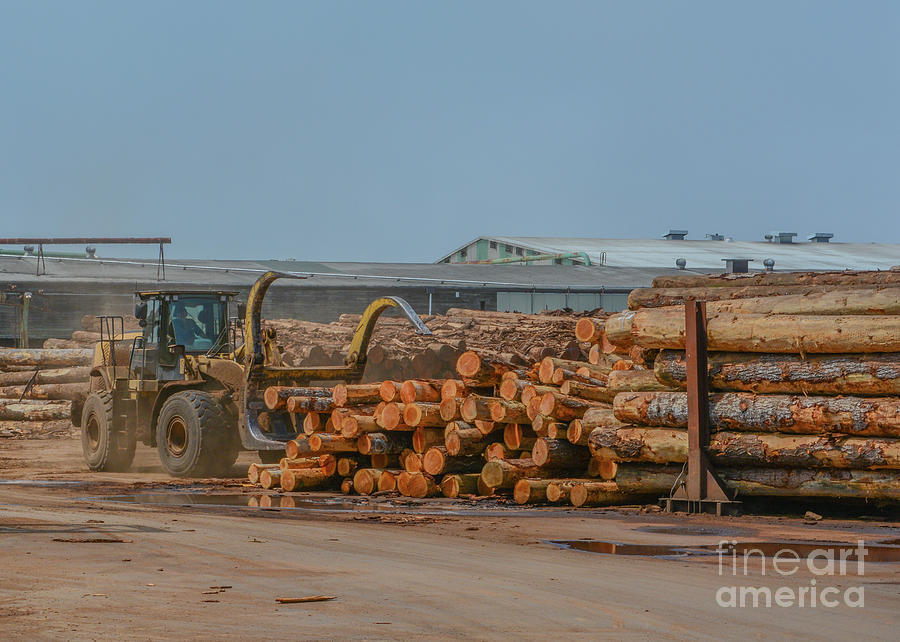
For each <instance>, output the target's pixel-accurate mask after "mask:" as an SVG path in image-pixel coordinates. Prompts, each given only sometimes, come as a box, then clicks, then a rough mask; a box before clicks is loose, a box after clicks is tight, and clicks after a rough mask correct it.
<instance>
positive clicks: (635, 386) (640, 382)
mask: <svg viewBox="0 0 900 642" xmlns="http://www.w3.org/2000/svg"><path fill="white" fill-rule="evenodd" d="M679 387H683V386H676V387H674V388H673V387H672V386H670V385H668V384H666V383H661V382H660V381H659V380H658V379H657V378H656V373H655V372H654V371H653V370H616V371H614V372H611V373H610V374H609V387H608V390H609V392H611V393H612V395H613V398H615V395H617V394H618V393H620V392H637V391H639V390H645V391H658V392H666V391H670V390H673V389H677V388H679ZM610 401H612V399H610Z"/></svg>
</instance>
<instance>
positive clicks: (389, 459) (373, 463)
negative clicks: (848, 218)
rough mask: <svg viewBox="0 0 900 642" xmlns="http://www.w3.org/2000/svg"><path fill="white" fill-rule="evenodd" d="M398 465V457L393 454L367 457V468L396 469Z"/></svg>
mask: <svg viewBox="0 0 900 642" xmlns="http://www.w3.org/2000/svg"><path fill="white" fill-rule="evenodd" d="M401 452H403V451H401ZM399 465H400V456H399V455H397V454H395V453H379V454H375V455H369V468H396V467H397V466H399Z"/></svg>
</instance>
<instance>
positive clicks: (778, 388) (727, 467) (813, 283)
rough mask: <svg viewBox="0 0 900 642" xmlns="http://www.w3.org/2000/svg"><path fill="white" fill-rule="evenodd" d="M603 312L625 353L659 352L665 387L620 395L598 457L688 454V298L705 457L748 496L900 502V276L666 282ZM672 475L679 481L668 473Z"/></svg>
mask: <svg viewBox="0 0 900 642" xmlns="http://www.w3.org/2000/svg"><path fill="white" fill-rule="evenodd" d="M653 285H654V287H652V288H647V289H643V290H635V291H633V292H632V294H631V296H630V297H629V310H628V311H626V312H623V313H620V314H617V315H613V316H612V317H610V318H609V319H608V320H607V323H606V326H605V328H604V329H605V332H606V334H607V338H608V340H609V341H610V342H611V343H612V344H613V345H616V346H618V347H619V348H620V349H625V348H631V349H641V350H645V351H649V350H653V351H658V354H657V356H656V357H655V360H654V366H653V367H654V374H655V378H656V380H657V382H658V384H659V385H662V386H667V387H669V388H670V390H669V391H643V392H634V393H621V394H618V395H616V397H615V398H614V400H613V414H614V416H615V418H616V420H617V421H620V422H622V424H623V425H621V426H618V427H606V428H603V429H602V430H595V431H594V432H592V433H591V434H590V436H589V437H588V443H589V447H590V449H591V452H592V455H593V457H594V458H595V459H598V460H601V461H605V462H610V464H614V465H616V466H617V467H618V468H619V470H620V471H621V470H623V469H625V468H626V467H629V468H630V467H633V466H640V467H642V468H643V469H646V467H647V466H657V467H659V468H658V470H662V469H663V468H666V467H668V466H672V465H675V466H677V467H678V468H679V469H680V467H681V465H682V464H683V462H685V461H686V460H687V432H686V426H687V393H685V392H681V391H678V390H677V389H678V388H682V387H683V386H684V385H685V382H686V378H687V368H686V362H685V356H684V341H685V327H684V326H685V322H684V308H683V306H682V305H678V304H679V303H683V301H684V299H685V297H695V298H697V299H703V300H706V301H707V319H708V323H707V335H708V345H709V350H710V352H709V385H710V390H711V394H710V404H709V414H710V417H709V420H710V426H711V430H712V431H713V433H712V435H711V440H710V445H709V449H708V453H709V455H710V458H711V460H712V462H713V464H714V465H715V466H716V469H717V471H718V473H719V475H720V477H722V478H723V480H724V481H725V482H726V484H727V485H728V486H730V487H731V488H733V489H734V490H736V491H737V492H738V494H739V495H740V494H744V495H775V496H792V497H864V498H870V499H891V500H897V499H900V472H898V470H900V457H898V455H900V431H898V423H900V422H898V418H897V417H898V409H900V398H898V396H897V395H898V393H900V385H898V382H900V273H898V272H893V271H891V272H860V273H851V272H841V273H819V274H799V273H792V274H780V273H778V274H776V273H766V274H756V275H740V276H739V275H727V276H712V277H711V276H694V275H689V276H688V275H686V276H683V277H682V276H679V277H665V278H662V277H661V278H658V279H656V280H655V281H654V284H653ZM759 295H763V296H759ZM669 474H670V475H671V481H672V483H675V478H676V475H675V474H673V473H672V472H671V471H670V473H669Z"/></svg>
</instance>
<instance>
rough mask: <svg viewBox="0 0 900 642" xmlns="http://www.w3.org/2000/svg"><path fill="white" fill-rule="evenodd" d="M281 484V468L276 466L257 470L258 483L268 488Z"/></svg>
mask: <svg viewBox="0 0 900 642" xmlns="http://www.w3.org/2000/svg"><path fill="white" fill-rule="evenodd" d="M280 484H281V469H280V468H278V467H277V466H274V467H272V468H263V469H262V470H261V471H259V485H260V486H262V487H263V488H265V489H266V490H270V489H272V488H275V487H276V486H279V485H280Z"/></svg>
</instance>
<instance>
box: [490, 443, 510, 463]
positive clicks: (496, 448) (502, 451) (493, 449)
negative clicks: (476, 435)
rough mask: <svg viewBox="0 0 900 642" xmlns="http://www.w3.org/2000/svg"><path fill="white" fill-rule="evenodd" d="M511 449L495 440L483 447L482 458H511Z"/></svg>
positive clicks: (491, 459) (492, 459)
mask: <svg viewBox="0 0 900 642" xmlns="http://www.w3.org/2000/svg"><path fill="white" fill-rule="evenodd" d="M512 458H513V451H512V450H510V449H509V448H507V447H506V445H505V444H502V443H500V442H499V441H496V442H494V443H492V444H488V445H487V447H486V448H485V449H484V460H485V461H494V460H495V459H512Z"/></svg>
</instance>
